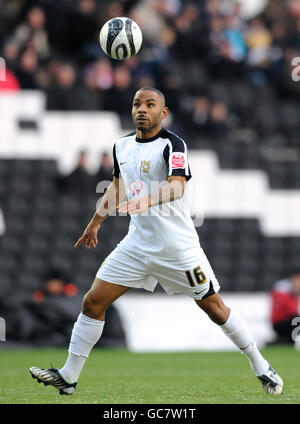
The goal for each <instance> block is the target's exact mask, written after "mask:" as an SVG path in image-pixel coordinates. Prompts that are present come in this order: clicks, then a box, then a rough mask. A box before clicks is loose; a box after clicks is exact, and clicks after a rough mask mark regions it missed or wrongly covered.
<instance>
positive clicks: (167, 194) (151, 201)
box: [117, 175, 186, 215]
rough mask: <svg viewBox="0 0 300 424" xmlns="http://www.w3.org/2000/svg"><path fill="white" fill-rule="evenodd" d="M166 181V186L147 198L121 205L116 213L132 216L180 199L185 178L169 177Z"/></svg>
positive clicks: (131, 200)
mask: <svg viewBox="0 0 300 424" xmlns="http://www.w3.org/2000/svg"><path fill="white" fill-rule="evenodd" d="M167 181H168V184H166V185H165V186H164V187H162V188H160V189H159V190H157V191H156V192H154V193H152V194H149V195H148V196H144V197H141V198H140V199H130V200H129V201H127V202H123V203H121V204H120V205H119V206H118V208H117V210H118V212H121V213H128V214H129V215H134V214H138V213H143V212H145V211H146V210H147V209H148V208H149V207H151V206H155V205H159V204H162V203H166V202H171V201H173V200H177V199H180V198H181V197H182V196H183V194H184V189H185V184H186V178H185V177H181V176H175V175H171V176H170V177H168V179H167Z"/></svg>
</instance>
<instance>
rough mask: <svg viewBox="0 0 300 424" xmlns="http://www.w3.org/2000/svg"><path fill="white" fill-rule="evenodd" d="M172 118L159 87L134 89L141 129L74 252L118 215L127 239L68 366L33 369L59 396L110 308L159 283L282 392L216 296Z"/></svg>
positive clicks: (85, 308)
mask: <svg viewBox="0 0 300 424" xmlns="http://www.w3.org/2000/svg"><path fill="white" fill-rule="evenodd" d="M167 114H168V108H167V107H166V105H165V98H164V95H163V94H162V93H161V92H160V91H159V90H157V89H155V88H152V87H144V88H141V89H140V90H138V91H137V92H136V94H135V96H134V99H133V105H132V118H133V122H134V124H135V127H136V131H134V132H132V133H131V134H129V135H126V136H124V137H122V138H121V139H119V140H117V141H116V143H115V145H114V147H113V157H114V173H113V181H112V183H111V184H110V186H109V187H108V188H107V190H106V191H105V194H104V196H103V198H102V200H101V203H100V206H99V208H98V210H97V211H96V213H95V214H94V216H93V218H92V220H91V221H90V223H89V224H88V225H87V227H86V229H85V231H84V233H83V234H82V236H81V237H80V238H79V240H78V241H77V242H76V244H75V247H78V246H79V245H80V244H82V243H83V244H84V245H85V246H86V247H87V248H91V247H92V248H95V247H96V246H97V244H98V238H97V234H98V231H99V229H100V227H101V224H102V222H103V221H104V220H105V219H106V218H107V217H108V216H109V215H111V214H112V213H113V212H114V211H116V210H118V211H119V212H120V213H128V214H130V216H131V221H130V226H129V231H128V234H127V235H126V236H125V237H124V239H123V240H122V241H121V242H120V243H119V244H118V245H117V247H116V248H115V249H114V250H113V251H112V252H111V253H110V255H109V256H108V257H107V258H106V259H105V260H104V262H103V263H102V265H101V266H100V268H99V270H98V272H97V275H96V278H95V280H94V282H93V284H92V287H91V289H90V290H89V291H88V293H87V294H86V295H85V296H84V298H83V303H82V311H81V313H80V314H79V316H78V319H77V321H76V323H75V324H74V327H73V331H72V335H71V340H70V345H69V355H68V358H67V361H66V363H65V365H64V366H63V368H61V369H60V370H58V369H56V368H50V369H40V368H38V367H32V368H30V373H31V375H32V377H34V378H36V379H37V380H38V381H39V382H40V381H42V382H44V384H46V385H48V384H50V385H52V386H54V387H56V388H57V389H59V392H60V393H61V394H66V395H71V394H72V393H73V392H74V391H75V388H76V385H77V381H78V379H79V375H80V373H81V370H82V368H83V366H84V363H85V361H86V359H87V358H88V356H89V353H90V351H91V349H92V348H93V346H94V345H95V344H96V343H97V341H98V340H99V338H100V337H101V334H102V331H103V326H104V323H105V321H104V320H105V310H106V309H107V308H108V306H109V305H111V304H112V303H113V302H114V301H115V300H116V299H118V298H119V297H120V296H121V295H122V294H124V293H125V292H127V290H129V288H130V287H135V288H144V289H146V290H150V291H153V290H154V288H155V286H156V284H157V281H159V283H160V284H161V285H162V287H163V288H164V289H165V291H166V292H167V293H168V294H173V293H185V294H187V295H188V296H191V297H192V298H193V299H194V300H195V302H196V304H197V305H198V306H199V307H200V308H201V309H202V310H204V311H205V312H206V313H207V314H208V316H209V317H210V319H211V320H212V321H213V322H214V323H216V324H217V325H218V326H219V327H220V328H221V329H222V330H223V332H224V333H225V334H226V336H227V337H229V339H230V340H231V341H232V342H233V343H234V344H235V345H236V346H237V348H238V349H240V351H241V352H242V353H243V354H244V355H245V356H246V357H247V358H248V360H249V362H250V365H251V368H252V370H253V372H254V374H255V375H256V376H257V377H258V379H259V380H260V381H261V383H262V384H263V387H264V390H265V391H266V392H267V393H270V394H279V393H281V392H282V388H283V382H282V379H281V377H280V376H279V375H278V374H277V373H276V372H275V371H274V369H273V368H272V367H271V365H270V364H269V363H268V361H267V360H266V359H265V358H263V356H262V355H261V353H260V352H259V350H258V348H257V346H256V343H255V341H254V340H253V337H252V336H251V334H250V332H249V330H248V328H247V325H246V324H245V322H244V321H243V320H242V319H241V317H240V316H239V315H238V314H237V313H236V312H235V311H233V310H231V309H229V308H228V307H227V306H226V305H225V304H224V302H223V300H222V298H221V296H220V294H219V293H218V291H219V288H220V286H219V283H218V281H217V279H216V277H215V275H214V273H213V271H212V268H211V266H210V264H209V262H208V260H207V258H206V256H205V254H204V252H203V250H202V249H201V247H200V243H199V238H198V235H197V232H196V230H195V227H194V225H193V221H192V219H191V217H190V211H189V204H188V197H187V196H188V181H189V180H190V178H191V172H190V168H189V165H188V158H187V147H186V144H185V142H184V141H183V140H182V139H181V138H180V137H178V136H177V135H175V134H173V133H172V132H170V131H168V130H166V129H164V128H163V127H162V121H163V119H164V118H166V116H167ZM125 194H126V196H127V200H126V201H123V200H124V196H125Z"/></svg>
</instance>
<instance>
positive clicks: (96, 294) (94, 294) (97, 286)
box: [83, 277, 129, 307]
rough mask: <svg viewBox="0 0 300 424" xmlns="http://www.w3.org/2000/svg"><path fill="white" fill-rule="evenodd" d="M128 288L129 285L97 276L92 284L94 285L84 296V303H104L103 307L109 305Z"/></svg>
mask: <svg viewBox="0 0 300 424" xmlns="http://www.w3.org/2000/svg"><path fill="white" fill-rule="evenodd" d="M128 290H129V287H125V286H120V285H118V284H114V283H109V282H107V281H104V280H101V279H100V278H97V277H96V278H95V280H94V282H93V284H92V287H91V288H90V290H89V291H88V292H87V294H86V295H85V296H84V302H83V303H84V304H86V306H87V304H90V305H93V304H94V305H102V306H103V307H108V306H109V305H111V304H112V303H113V302H114V301H115V300H116V299H118V298H119V297H120V296H122V294H124V293H126V292H127V291H128Z"/></svg>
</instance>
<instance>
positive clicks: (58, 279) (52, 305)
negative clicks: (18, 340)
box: [20, 269, 80, 346]
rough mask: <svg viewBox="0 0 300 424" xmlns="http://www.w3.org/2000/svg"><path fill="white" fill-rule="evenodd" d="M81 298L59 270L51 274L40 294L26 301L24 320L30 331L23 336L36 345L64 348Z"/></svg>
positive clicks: (34, 294) (36, 293)
mask: <svg viewBox="0 0 300 424" xmlns="http://www.w3.org/2000/svg"><path fill="white" fill-rule="evenodd" d="M79 298H80V295H78V289H77V287H76V285H75V284H74V283H71V282H70V279H69V277H68V276H66V275H64V273H62V272H61V271H60V270H56V269H51V270H49V271H48V272H47V273H46V275H45V276H44V280H43V283H42V287H41V290H37V291H35V292H33V293H32V297H31V298H30V299H28V298H27V299H26V300H25V303H24V307H25V311H24V314H23V316H24V317H26V320H27V323H28V328H27V329H26V331H25V332H24V333H23V334H22V335H20V336H21V337H22V338H24V337H25V340H26V341H29V342H30V343H34V344H37V345H51V344H52V343H53V345H54V346H64V345H65V343H66V342H67V334H68V332H69V330H70V328H71V326H72V320H73V319H74V312H75V311H76V308H75V307H74V305H78V301H79Z"/></svg>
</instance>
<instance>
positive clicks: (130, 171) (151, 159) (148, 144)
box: [113, 129, 200, 258]
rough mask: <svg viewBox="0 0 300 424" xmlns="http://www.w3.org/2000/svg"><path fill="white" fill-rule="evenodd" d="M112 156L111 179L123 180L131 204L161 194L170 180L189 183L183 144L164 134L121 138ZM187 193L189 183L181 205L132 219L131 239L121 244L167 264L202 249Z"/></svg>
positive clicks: (177, 202)
mask: <svg viewBox="0 0 300 424" xmlns="http://www.w3.org/2000/svg"><path fill="white" fill-rule="evenodd" d="M113 156H114V172H113V175H114V176H115V177H116V178H122V179H123V181H124V185H125V188H126V194H127V198H128V200H130V199H132V198H134V197H143V196H147V195H149V194H151V193H152V194H153V193H154V192H157V191H158V190H159V188H161V187H162V186H163V185H164V184H167V178H168V177H169V176H170V175H181V176H185V177H186V180H187V181H188V180H189V179H190V178H191V172H190V168H189V165H188V159H187V148H186V144H185V142H184V141H183V140H182V139H181V138H180V137H178V136H177V135H175V134H173V133H172V132H170V131H168V130H165V129H162V130H161V131H160V132H159V133H158V134H157V135H156V136H154V137H152V138H148V139H139V138H137V136H136V133H135V132H133V133H131V134H129V135H127V136H125V137H122V138H120V139H119V140H117V141H116V143H115V145H114V148H113ZM188 189H189V184H188V183H187V184H186V186H185V191H184V194H183V196H182V197H181V198H180V199H177V200H173V201H170V202H166V203H163V204H161V205H155V206H152V207H150V208H148V209H147V211H145V212H144V213H142V214H137V215H131V219H130V225H129V231H128V234H127V235H126V237H125V238H124V239H123V240H122V241H121V244H122V245H123V246H124V247H125V248H126V247H128V248H130V249H131V250H132V249H134V250H135V251H136V252H139V253H141V254H144V255H150V256H151V255H155V256H156V255H157V256H160V257H166V258H167V257H171V256H172V257H174V256H180V255H181V254H182V252H183V251H186V250H187V249H193V248H199V246H200V244H199V238H198V234H197V232H196V230H195V227H194V224H193V221H192V219H191V216H190V207H189V199H188Z"/></svg>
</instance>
